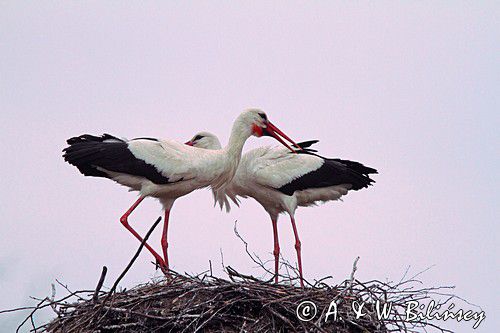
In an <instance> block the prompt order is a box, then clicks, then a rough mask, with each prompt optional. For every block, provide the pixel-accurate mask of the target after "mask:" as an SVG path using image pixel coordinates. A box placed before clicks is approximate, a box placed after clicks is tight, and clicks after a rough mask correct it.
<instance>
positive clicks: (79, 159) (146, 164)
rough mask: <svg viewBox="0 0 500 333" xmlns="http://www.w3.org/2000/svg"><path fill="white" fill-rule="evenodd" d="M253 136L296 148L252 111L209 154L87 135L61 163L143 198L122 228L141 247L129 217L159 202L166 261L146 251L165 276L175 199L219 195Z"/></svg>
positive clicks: (150, 141) (157, 142)
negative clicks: (149, 201) (149, 200)
mask: <svg viewBox="0 0 500 333" xmlns="http://www.w3.org/2000/svg"><path fill="white" fill-rule="evenodd" d="M252 135H254V136H257V137H260V136H262V135H268V136H273V137H274V138H276V139H277V140H278V141H279V142H281V143H282V144H283V145H285V146H286V147H287V148H289V149H291V150H292V151H293V149H292V148H290V147H289V146H288V145H287V144H286V143H285V141H283V139H282V138H280V136H279V135H281V136H282V137H283V138H284V139H286V140H288V141H290V142H291V143H292V144H293V141H292V140H291V139H290V138H288V137H287V136H286V135H285V134H284V133H283V132H281V131H280V130H279V129H278V128H277V127H276V126H274V125H273V124H272V123H271V122H269V121H268V119H267V116H266V114H265V113H264V112H262V111H260V110H257V109H250V110H246V111H244V112H243V113H241V114H240V115H239V116H238V118H237V119H236V121H235V122H234V124H233V128H232V130H231V136H230V138H229V143H228V144H227V146H226V147H225V148H224V149H221V147H220V145H219V149H217V150H205V149H200V148H196V147H189V146H187V145H185V144H182V143H179V142H176V141H172V140H158V139H153V138H137V139H132V140H125V139H119V138H117V137H114V136H111V135H109V134H104V135H101V136H93V135H88V134H85V135H81V136H78V137H74V138H71V139H69V140H67V143H68V145H69V146H68V147H66V148H65V149H64V150H63V152H64V155H63V157H64V159H65V160H66V161H67V162H68V163H70V164H72V165H74V166H76V167H77V168H78V170H80V172H81V173H82V174H84V175H85V176H94V177H105V178H110V179H112V180H114V181H116V182H117V183H119V184H121V185H124V186H126V187H128V188H129V189H130V190H131V191H139V192H140V197H139V199H138V200H137V201H136V202H135V203H134V204H133V205H132V206H131V207H130V208H129V209H128V210H127V211H126V212H125V214H123V216H122V217H121V218H120V222H121V223H122V224H123V225H124V226H125V228H127V230H129V231H130V232H131V233H132V234H133V235H134V236H135V237H136V238H137V239H138V240H139V241H141V242H142V240H143V239H142V237H141V236H139V234H138V233H137V232H136V231H135V230H134V229H133V228H132V227H131V226H130V225H129V223H128V216H129V215H130V214H131V213H132V212H133V211H134V209H135V208H137V206H138V205H139V204H140V203H141V201H142V200H144V198H145V197H147V196H150V197H154V198H158V199H159V200H160V202H161V203H162V205H163V208H164V209H165V220H164V227H163V234H162V239H161V245H162V249H163V257H164V259H162V258H161V256H160V255H158V253H156V251H155V250H153V248H152V247H151V246H149V244H145V246H146V248H147V249H148V250H149V251H150V252H151V253H152V254H153V256H154V257H155V259H156V261H157V263H158V264H159V266H160V268H161V269H162V271H163V272H164V273H167V272H168V269H169V262H168V255H167V248H168V242H167V231H168V217H169V213H170V210H171V208H172V205H173V204H174V201H175V199H177V198H179V197H181V196H183V195H186V194H188V193H190V192H192V191H194V190H196V189H199V188H202V187H206V186H211V187H212V189H213V190H214V191H217V190H218V189H220V188H221V187H222V186H223V185H224V184H226V183H227V182H229V181H230V180H231V179H232V178H233V176H234V174H235V173H236V170H237V167H238V163H239V161H240V158H241V151H242V149H243V145H244V143H245V141H246V140H247V139H248V138H249V137H250V136H252Z"/></svg>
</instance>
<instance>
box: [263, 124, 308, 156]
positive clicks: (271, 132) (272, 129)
mask: <svg viewBox="0 0 500 333" xmlns="http://www.w3.org/2000/svg"><path fill="white" fill-rule="evenodd" d="M262 135H266V136H272V137H273V138H275V139H276V140H278V141H279V142H281V144H282V145H284V146H285V147H287V148H288V149H290V150H291V151H292V152H294V153H296V152H297V151H296V150H295V149H293V148H292V147H290V146H289V145H288V144H287V143H286V142H285V141H284V140H283V139H285V140H287V141H288V142H290V143H291V144H292V145H293V146H294V147H299V149H300V150H302V148H300V146H299V145H298V144H296V143H295V142H294V141H293V140H292V139H290V138H289V137H288V135H286V134H285V133H283V131H281V130H280V129H279V128H278V127H276V126H275V125H274V124H273V123H271V122H270V121H267V127H266V128H264V129H263V131H262ZM280 136H281V137H283V139H282V138H281V137H280Z"/></svg>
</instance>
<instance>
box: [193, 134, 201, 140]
mask: <svg viewBox="0 0 500 333" xmlns="http://www.w3.org/2000/svg"><path fill="white" fill-rule="evenodd" d="M200 139H203V135H197V136H195V137H194V139H193V141H198V140H200Z"/></svg>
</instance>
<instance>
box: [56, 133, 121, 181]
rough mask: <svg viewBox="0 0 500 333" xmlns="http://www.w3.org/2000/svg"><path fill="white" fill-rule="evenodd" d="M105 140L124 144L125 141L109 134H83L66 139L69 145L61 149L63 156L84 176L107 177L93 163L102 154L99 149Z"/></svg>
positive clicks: (101, 149)
mask: <svg viewBox="0 0 500 333" xmlns="http://www.w3.org/2000/svg"><path fill="white" fill-rule="evenodd" d="M105 141H108V142H116V143H119V144H121V145H124V144H125V141H123V140H122V139H119V138H117V137H115V136H113V135H110V134H103V135H101V136H95V135H90V134H83V135H80V136H75V137H72V138H70V139H68V140H66V142H67V143H68V144H69V147H66V148H64V149H63V158H64V160H65V161H66V162H68V163H69V164H71V165H74V166H76V167H77V168H78V170H80V172H81V173H82V174H84V175H85V176H93V177H106V178H107V177H108V175H107V174H106V173H105V172H103V171H101V170H98V169H97V168H96V166H97V165H98V164H97V165H96V164H95V163H96V162H97V160H98V159H99V157H100V156H99V155H102V154H100V151H103V147H102V144H103V142H105Z"/></svg>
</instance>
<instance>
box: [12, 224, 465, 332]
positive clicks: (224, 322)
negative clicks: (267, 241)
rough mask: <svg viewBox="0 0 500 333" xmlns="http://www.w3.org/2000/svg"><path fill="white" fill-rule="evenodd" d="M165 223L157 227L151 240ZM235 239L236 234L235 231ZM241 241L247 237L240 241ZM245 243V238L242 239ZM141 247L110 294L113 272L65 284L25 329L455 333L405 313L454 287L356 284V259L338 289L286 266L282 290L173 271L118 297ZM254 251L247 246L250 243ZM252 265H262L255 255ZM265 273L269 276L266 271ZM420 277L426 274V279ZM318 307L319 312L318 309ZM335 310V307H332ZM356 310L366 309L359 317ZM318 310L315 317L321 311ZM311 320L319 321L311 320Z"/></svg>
mask: <svg viewBox="0 0 500 333" xmlns="http://www.w3.org/2000/svg"><path fill="white" fill-rule="evenodd" d="M158 222H159V220H157V222H156V223H155V225H153V227H152V228H151V229H150V231H149V232H148V234H147V235H146V237H145V239H144V242H145V241H146V240H147V238H148V237H149V235H150V234H151V232H152V231H153V229H154V227H155V226H156V225H157V224H158ZM235 232H236V234H237V231H236V230H235ZM237 236H238V237H240V236H239V235H238V234H237ZM240 239H241V237H240ZM144 242H143V243H142V244H141V246H140V247H139V249H138V250H137V252H136V255H135V256H134V258H133V259H132V260H131V261H130V263H129V265H128V266H127V268H126V269H125V270H124V271H123V273H122V274H121V275H120V277H119V278H118V279H117V280H116V281H115V282H114V284H113V286H112V288H111V289H110V290H109V291H102V290H101V288H102V285H103V282H104V280H105V276H106V268H105V267H104V268H103V272H102V274H101V277H100V279H99V282H98V284H97V287H96V288H95V289H94V290H80V291H71V290H69V289H68V288H67V286H65V285H63V284H61V283H60V285H61V286H63V287H64V288H65V290H66V292H67V295H65V296H64V297H61V298H59V299H56V298H55V286H54V285H53V291H52V296H49V297H46V298H44V299H39V303H38V304H37V305H36V306H33V307H24V308H20V309H14V310H9V311H15V310H31V311H30V313H29V315H28V316H27V317H26V319H25V320H24V321H23V322H22V323H21V324H20V325H19V328H18V330H20V329H21V327H22V326H23V325H25V324H26V325H29V323H31V326H32V329H31V331H33V332H57V333H59V332H92V333H98V332H101V333H104V332H304V331H307V332H338V333H344V332H360V333H361V332H363V333H365V332H375V333H379V332H380V333H382V332H419V331H421V330H422V327H423V328H424V330H425V331H432V330H434V331H436V332H450V331H449V330H446V329H444V328H441V327H438V326H437V325H435V324H433V323H430V322H427V321H424V320H415V321H412V322H406V321H405V320H404V311H405V308H406V304H407V302H409V301H420V302H421V303H422V302H426V301H427V302H428V301H430V300H434V301H435V302H436V304H440V305H444V304H446V303H448V302H450V300H452V299H454V298H456V296H454V295H450V294H448V293H447V290H448V289H449V288H452V287H432V288H422V287H421V282H420V281H418V280H416V276H418V274H417V275H416V276H414V277H411V278H407V279H405V277H406V274H405V276H404V277H403V278H402V279H401V281H399V282H397V283H393V282H381V281H377V280H372V281H367V282H361V281H359V280H357V279H356V278H355V277H354V273H355V271H356V264H357V261H358V259H359V258H357V259H356V260H355V262H354V265H353V270H352V272H351V275H350V277H349V278H347V279H346V280H345V281H343V282H342V283H340V284H337V285H331V284H329V283H327V280H328V279H331V277H328V278H324V279H321V280H319V281H315V282H314V283H310V282H308V281H306V285H307V286H306V287H305V288H300V287H298V286H296V284H297V274H296V273H297V272H296V270H295V268H294V267H293V266H291V265H289V264H287V263H285V265H286V266H287V267H286V268H287V269H286V272H287V275H286V276H281V281H282V282H281V283H280V284H274V283H273V282H272V281H273V278H272V277H271V279H269V280H263V279H261V278H255V277H253V276H249V275H244V274H241V273H239V272H237V271H236V270H234V269H233V268H231V267H229V266H225V271H226V273H227V275H228V279H222V278H219V277H215V276H213V275H212V273H211V269H210V271H207V272H204V273H202V274H200V275H196V276H192V275H182V274H178V273H175V272H172V273H171V275H170V276H169V277H166V278H162V279H157V280H153V281H151V282H149V283H146V284H142V285H138V286H136V287H134V288H132V289H128V290H119V291H117V286H118V284H119V282H120V280H121V279H122V278H123V276H125V274H126V273H127V271H128V270H129V269H130V267H131V266H132V264H133V262H134V261H135V259H136V258H137V256H138V255H139V253H140V252H141V250H142V247H143V246H144ZM245 246H246V249H247V252H248V247H247V244H246V243H245ZM252 260H254V261H255V262H257V263H259V264H262V263H261V262H260V261H259V260H260V259H258V258H257V259H255V257H253V256H252ZM262 268H263V269H264V270H266V271H267V269H266V268H265V265H263V264H262ZM419 274H420V273H419ZM310 302H312V303H314V308H315V309H313V308H312V307H311V303H310ZM333 303H335V307H332V304H333ZM377 303H380V305H383V304H391V305H392V307H391V311H390V315H389V316H387V317H383V318H380V316H379V315H378V311H377ZM353 304H357V308H358V309H359V306H360V305H361V304H363V306H362V308H361V311H362V313H363V314H364V315H363V316H359V313H356V311H355V309H356V307H353ZM47 307H50V308H52V310H53V311H54V312H55V314H56V315H57V317H56V318H55V319H53V320H52V321H51V322H49V323H46V324H42V325H40V326H37V325H36V324H35V321H34V314H35V313H36V312H37V311H39V310H41V309H43V308H47ZM315 310H316V311H315ZM310 317H312V318H310Z"/></svg>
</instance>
